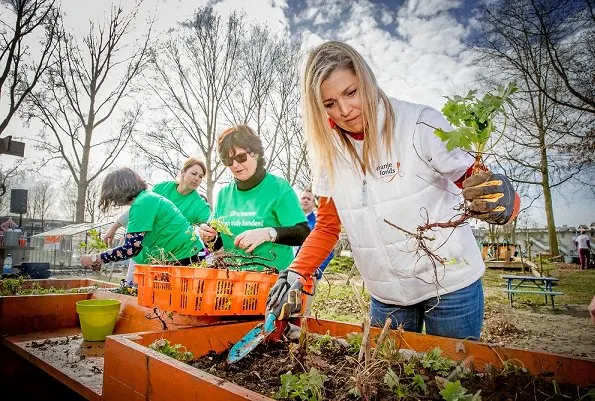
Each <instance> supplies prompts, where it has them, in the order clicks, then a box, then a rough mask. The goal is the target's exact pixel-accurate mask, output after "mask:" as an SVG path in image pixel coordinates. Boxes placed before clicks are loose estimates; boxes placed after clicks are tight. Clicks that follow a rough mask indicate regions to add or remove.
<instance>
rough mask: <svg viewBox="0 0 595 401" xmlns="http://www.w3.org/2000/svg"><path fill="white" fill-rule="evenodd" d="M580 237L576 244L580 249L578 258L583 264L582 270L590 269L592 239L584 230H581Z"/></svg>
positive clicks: (577, 238)
mask: <svg viewBox="0 0 595 401" xmlns="http://www.w3.org/2000/svg"><path fill="white" fill-rule="evenodd" d="M580 232H581V233H580V235H579V236H578V237H576V239H575V240H574V242H575V243H576V247H577V249H578V258H579V262H580V264H581V270H585V269H588V268H589V259H590V257H591V238H590V237H589V236H588V235H587V232H586V231H585V230H584V229H581V231H580Z"/></svg>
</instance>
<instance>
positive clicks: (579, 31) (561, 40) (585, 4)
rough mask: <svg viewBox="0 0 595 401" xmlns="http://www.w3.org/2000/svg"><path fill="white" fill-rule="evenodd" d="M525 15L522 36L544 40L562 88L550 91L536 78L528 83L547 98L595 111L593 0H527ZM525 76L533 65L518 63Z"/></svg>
mask: <svg viewBox="0 0 595 401" xmlns="http://www.w3.org/2000/svg"><path fill="white" fill-rule="evenodd" d="M527 7H528V10H527V13H525V17H524V18H525V19H526V20H527V22H530V23H531V24H530V25H527V27H529V35H527V36H526V39H525V40H532V39H533V40H534V39H538V40H539V41H540V42H541V43H543V44H544V47H545V50H546V53H547V57H548V61H549V63H550V65H551V67H552V72H553V73H555V74H557V76H558V77H559V79H560V80H561V82H562V83H563V90H560V91H555V92H554V91H551V90H549V88H548V86H547V84H546V83H545V82H544V81H542V80H539V79H534V80H532V84H533V85H535V87H536V88H537V89H539V90H540V91H541V93H542V94H543V95H545V96H546V97H547V98H548V99H549V100H551V101H554V102H556V103H559V104H561V105H563V106H566V107H570V108H573V109H576V110H579V111H583V112H588V113H591V114H595V69H594V68H593V65H595V13H594V3H593V0H530V1H529V2H527ZM522 67H523V68H524V69H525V70H526V72H527V73H529V74H527V75H528V76H531V77H535V76H536V75H535V74H531V73H530V72H531V71H532V70H533V69H534V68H535V66H531V65H529V64H525V65H523V66H522Z"/></svg>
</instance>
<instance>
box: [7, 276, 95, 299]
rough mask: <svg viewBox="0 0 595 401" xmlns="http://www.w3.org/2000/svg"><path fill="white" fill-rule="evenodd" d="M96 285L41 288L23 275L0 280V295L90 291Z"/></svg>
mask: <svg viewBox="0 0 595 401" xmlns="http://www.w3.org/2000/svg"><path fill="white" fill-rule="evenodd" d="M96 288H97V286H91V287H84V288H66V289H64V288H54V287H48V288H43V287H41V286H40V285H39V284H38V283H32V282H27V281H26V279H25V278H24V277H17V278H6V279H2V280H0V296H14V295H47V294H73V293H82V292H92V291H93V290H94V289H96Z"/></svg>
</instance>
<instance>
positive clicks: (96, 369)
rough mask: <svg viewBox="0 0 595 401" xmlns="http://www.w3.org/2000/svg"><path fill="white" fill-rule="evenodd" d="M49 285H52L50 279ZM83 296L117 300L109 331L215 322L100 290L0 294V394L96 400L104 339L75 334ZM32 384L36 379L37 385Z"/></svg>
mask: <svg viewBox="0 0 595 401" xmlns="http://www.w3.org/2000/svg"><path fill="white" fill-rule="evenodd" d="M42 281H43V280H42ZM65 281H71V285H73V286H76V287H79V286H80V287H87V286H89V284H93V283H92V280H59V283H61V284H63V285H65V286H66V285H67V284H66V283H65ZM48 284H49V283H48ZM52 284H53V285H54V286H55V285H56V283H55V282H54V283H52ZM109 284H110V285H113V284H111V283H109ZM116 286H117V285H116ZM84 299H118V300H120V302H121V306H120V312H119V315H118V318H117V321H116V326H115V329H114V333H115V334H117V335H118V334H119V335H122V334H126V333H137V332H140V333H142V332H155V331H157V332H160V330H161V329H162V328H163V322H165V323H166V324H167V326H168V328H169V329H170V330H171V329H176V328H180V327H191V326H201V325H207V324H213V323H216V322H219V321H220V320H221V319H220V318H217V317H206V316H203V317H198V316H182V315H178V314H176V313H173V314H169V313H165V312H162V311H158V310H157V311H155V310H153V309H151V308H146V307H142V306H139V305H138V302H137V298H136V297H133V296H127V295H123V294H116V293H112V292H109V291H103V290H101V289H99V290H95V291H93V292H86V293H76V294H74V293H64V294H45V295H19V296H4V297H0V335H1V336H2V338H1V339H0V387H1V388H2V389H3V390H2V396H1V397H0V398H2V399H4V397H5V396H6V397H8V398H7V399H36V400H45V399H48V400H50V399H51V400H54V399H60V400H66V399H68V400H71V399H72V400H80V399H81V397H82V398H83V399H87V400H100V399H101V394H102V385H103V380H104V378H103V363H104V356H103V355H104V354H103V350H104V343H102V342H99V343H95V342H93V343H92V342H85V341H83V339H82V337H81V330H80V327H79V320H78V315H77V313H76V302H77V301H79V300H84ZM168 315H169V316H168ZM157 316H159V317H161V319H163V322H162V321H161V320H160V319H158V318H157ZM253 324H254V323H250V325H253ZM174 331H175V330H174ZM115 358H116V359H119V358H120V356H118V355H116V356H115ZM131 369H133V370H134V369H137V368H136V367H131ZM35 383H40V385H39V386H41V388H40V387H39V386H37V385H35ZM41 383H42V384H41ZM60 383H63V384H64V386H62V385H61V384H60ZM44 388H45V389H47V391H44V390H43V389H44ZM60 388H62V390H64V391H65V394H62V393H59V392H58V393H56V394H52V393H50V389H51V391H54V390H55V391H59V390H60ZM56 389H57V390H56ZM69 389H70V390H69ZM77 397H78V398H77ZM118 399H120V398H118Z"/></svg>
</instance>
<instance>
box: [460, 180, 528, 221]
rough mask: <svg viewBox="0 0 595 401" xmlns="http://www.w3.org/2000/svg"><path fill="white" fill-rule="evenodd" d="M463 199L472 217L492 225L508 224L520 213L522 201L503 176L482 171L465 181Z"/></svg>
mask: <svg viewBox="0 0 595 401" xmlns="http://www.w3.org/2000/svg"><path fill="white" fill-rule="evenodd" d="M463 197H464V198H465V200H466V201H467V202H469V211H470V212H471V216H472V217H474V218H476V219H480V220H483V221H485V222H487V223H490V224H506V223H508V222H509V221H511V220H512V219H514V218H515V217H516V216H517V214H518V213H519V209H520V206H521V200H520V198H519V195H518V194H517V193H516V192H515V190H514V188H513V187H512V184H511V183H510V181H509V180H508V178H506V176H504V175H502V174H493V173H492V172H491V171H482V172H480V173H478V174H474V175H472V176H471V177H469V178H467V179H466V180H465V181H463Z"/></svg>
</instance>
